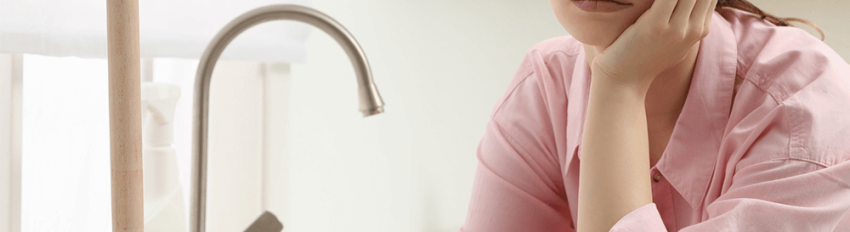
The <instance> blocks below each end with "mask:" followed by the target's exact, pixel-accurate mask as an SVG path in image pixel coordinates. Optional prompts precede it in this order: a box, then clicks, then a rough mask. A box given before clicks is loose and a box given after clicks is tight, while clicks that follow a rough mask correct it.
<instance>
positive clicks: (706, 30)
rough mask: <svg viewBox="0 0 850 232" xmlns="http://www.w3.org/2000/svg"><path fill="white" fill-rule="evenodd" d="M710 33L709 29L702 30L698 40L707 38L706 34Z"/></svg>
mask: <svg viewBox="0 0 850 232" xmlns="http://www.w3.org/2000/svg"><path fill="white" fill-rule="evenodd" d="M710 31H711V29H709V28H708V27H706V28H705V29H703V30H702V35H701V36H700V38H705V37H706V36H708V33H709V32H710Z"/></svg>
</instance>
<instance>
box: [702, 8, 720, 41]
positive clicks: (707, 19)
mask: <svg viewBox="0 0 850 232" xmlns="http://www.w3.org/2000/svg"><path fill="white" fill-rule="evenodd" d="M715 9H717V0H711V3H710V4H709V6H708V9H707V12H706V13H705V19H704V20H705V21H704V23H705V26H704V27H703V30H705V34H706V35H708V31H709V30H710V29H711V17H712V16H714V10H715Z"/></svg>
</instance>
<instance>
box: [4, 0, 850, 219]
mask: <svg viewBox="0 0 850 232" xmlns="http://www.w3.org/2000/svg"><path fill="white" fill-rule="evenodd" d="M272 2H274V1H272ZM281 2H284V1H281ZM751 2H752V3H754V4H755V5H756V6H758V7H760V8H761V9H762V10H764V11H766V12H769V13H772V14H774V15H777V16H780V17H798V18H803V19H807V20H810V21H812V22H814V23H816V24H818V25H819V26H820V27H821V28H822V29H823V30H824V32H825V33H826V43H827V44H829V45H830V46H831V47H832V48H833V49H835V50H836V51H837V52H838V53H839V54H840V55H841V56H842V57H844V59H845V60H847V59H848V58H850V30H848V29H847V28H848V25H850V16H847V15H846V13H845V12H850V2H848V1H846V0H811V1H799V0H751ZM297 3H298V4H305V5H308V6H310V7H313V8H315V9H317V10H319V11H322V12H324V13H326V14H328V15H330V16H331V17H333V18H335V19H336V20H337V21H339V22H340V23H342V24H343V25H344V26H345V27H347V28H348V30H349V31H350V32H351V33H352V34H353V35H354V36H355V37H356V38H357V40H358V41H359V42H360V44H361V45H362V47H363V49H364V50H365V52H366V55H367V56H368V58H369V62H370V63H371V67H372V71H373V73H374V80H375V83H376V84H377V85H378V87H379V90H380V92H381V94H382V95H383V98H384V100H385V102H386V106H385V110H386V112H385V113H383V114H379V115H376V116H372V117H368V118H363V117H362V116H361V114H360V112H359V111H358V104H357V98H356V96H357V89H356V87H355V86H356V82H355V75H354V72H353V68H352V67H351V64H350V62H349V60H348V58H347V56H346V54H345V53H344V52H343V50H342V49H340V47H339V45H337V44H336V42H335V41H334V40H333V39H332V38H331V37H330V36H328V35H326V34H324V33H323V32H321V31H319V30H315V29H312V30H309V29H308V30H306V31H305V32H308V33H304V34H303V36H304V40H303V44H302V46H303V57H302V58H301V60H299V59H294V61H292V62H282V61H275V60H274V59H271V58H269V59H265V58H261V59H257V60H250V59H238V57H240V54H236V53H234V52H237V53H238V51H230V50H228V51H226V52H225V53H226V54H227V53H228V52H230V53H231V54H232V56H231V57H234V58H233V59H227V58H223V60H224V61H222V62H220V63H219V65H218V66H217V68H216V72H215V74H214V78H213V80H214V81H213V82H212V87H211V89H212V95H211V99H212V100H211V102H212V103H211V111H210V113H211V121H210V128H211V131H210V154H209V155H210V158H209V180H208V182H209V186H208V198H207V201H208V206H207V209H208V211H207V231H222V232H224V231H242V230H244V229H245V228H246V227H247V226H248V225H249V224H250V223H251V222H252V221H253V220H254V219H255V218H256V217H257V216H259V215H260V214H261V213H262V212H263V211H266V210H268V211H270V212H272V213H274V214H275V215H277V216H278V218H279V219H281V221H282V222H283V223H284V224H285V229H284V231H417V232H419V231H457V230H458V228H459V227H460V226H461V225H462V224H463V221H464V218H465V216H466V209H467V204H468V202H469V197H470V193H471V190H472V180H473V176H474V171H475V167H476V157H475V151H476V148H477V146H478V141H479V139H480V138H481V136H482V135H483V133H484V127H485V125H486V123H487V122H488V120H489V118H488V117H489V114H490V111H491V110H492V109H493V107H494V104H495V102H496V100H497V98H498V97H499V96H501V95H502V94H503V93H504V91H505V89H506V88H507V85H508V83H509V81H510V80H511V79H512V78H513V75H514V72H515V70H516V68H517V67H518V65H519V63H520V61H521V59H522V58H523V56H524V54H525V52H526V51H527V50H528V49H529V48H530V47H531V46H533V45H534V44H535V43H537V42H540V41H542V40H545V39H548V38H552V37H557V36H565V35H567V33H566V32H565V31H564V30H563V29H562V28H561V26H560V25H559V24H558V22H557V20H556V19H555V17H554V15H553V13H552V9H551V7H550V5H549V4H550V3H549V1H520V0H490V1H483V0H464V1H457V0H431V1H411V0H359V1H339V0H312V1H300V2H297ZM4 7H5V8H4ZM14 10H15V9H10V8H8V5H5V6H4V5H3V4H0V12H10V11H14ZM142 10H144V7H143V8H142ZM240 13H241V12H240ZM234 16H235V15H233V16H227V18H223V19H221V20H222V21H224V22H226V21H229V20H231V19H232V18H233V17H234ZM142 20H145V18H144V17H143V18H142ZM4 22H5V23H6V25H7V26H8V25H9V24H11V23H14V21H10V20H9V19H7V20H6V21H1V20H0V32H2V29H3V27H2V26H3V23H4ZM268 24H281V25H282V24H283V23H280V22H271V23H268ZM221 26H223V24H220V25H219V26H218V28H220V27H221ZM290 26H291V25H290ZM296 27H298V25H296ZM300 27H306V26H304V25H300ZM801 27H802V28H804V29H806V30H807V31H809V32H810V33H813V34H816V32H815V31H814V30H812V29H810V28H808V27H806V26H802V25H801ZM269 28H274V26H273V25H272V26H269V27H257V28H254V29H251V31H249V32H246V34H249V33H250V32H253V31H260V30H269ZM143 29H144V28H143ZM258 33H259V32H258ZM8 34H9V33H6V34H3V33H0V48H2V45H3V42H4V41H3V40H2V39H4V38H6V41H9V37H8ZM300 35H302V34H299V36H300ZM3 36H7V37H3ZM211 38H212V37H211V36H209V37H207V40H206V41H208V40H209V39H211ZM240 39H243V38H242V37H240V38H237V41H239V40H240ZM143 42H144V41H143ZM234 43H237V42H234ZM7 45H8V43H7ZM142 46H143V47H144V46H145V43H143V44H142ZM7 47H8V46H7ZM3 49H5V50H3ZM3 49H0V53H4V54H0V72H3V75H0V77H2V78H0V95H2V96H0V161H2V162H0V165H2V166H0V172H2V174H0V184H3V186H2V187H0V232H6V231H9V232H18V231H24V232H42V231H111V220H110V215H111V212H110V200H109V196H110V195H109V194H110V192H109V174H108V173H109V140H108V139H109V129H108V128H109V127H108V104H107V102H108V100H107V98H106V96H107V90H106V88H107V82H106V80H107V69H106V67H107V63H106V60H105V59H103V58H97V57H96V56H92V57H78V56H74V55H73V54H70V55H69V54H62V55H50V54H47V55H45V54H26V53H21V52H16V51H14V50H9V49H7V48H3ZM293 51H294V52H295V53H297V52H298V51H301V50H297V49H295V50H293ZM277 52H279V51H275V50H273V49H269V50H267V51H264V52H259V53H277ZM255 53H256V52H255ZM142 55H143V56H145V52H144V48H143V54H142ZM197 63H198V61H197V58H192V57H191V56H188V57H176V58H175V57H170V58H169V57H149V58H144V59H143V80H144V81H148V82H160V83H171V84H174V85H177V86H179V87H180V88H181V97H180V98H179V100H178V102H177V107H176V111H175V119H174V144H173V147H174V148H175V150H176V157H177V167H178V178H179V182H180V185H181V186H182V195H183V203H184V206H183V207H184V210H185V211H186V212H187V214H186V216H185V217H186V219H188V208H189V200H188V199H189V197H190V196H189V193H190V192H191V188H190V183H191V181H190V177H191V163H190V155H191V154H190V152H191V150H190V145H191V142H192V141H191V134H192V131H191V129H192V128H191V126H192V124H191V123H192V96H193V90H192V88H193V85H194V77H195V71H196V69H197ZM15 76H18V78H20V79H18V81H17V82H16V79H15ZM4 78H5V79H4ZM4 81H5V83H4ZM16 88H17V89H18V90H16ZM16 99H17V100H16ZM21 99H22V100H21ZM16 101H17V103H16ZM16 105H18V106H20V107H19V108H16V107H15V106H16ZM10 115H11V116H10ZM16 115H17V116H16ZM16 120H18V121H16ZM16 128H17V129H18V130H19V131H17V132H16ZM16 154H17V155H19V160H18V163H17V164H16V163H15V162H14V161H15V160H16V158H15V157H16V156H15V155H16ZM15 165H18V166H15ZM15 170H18V172H17V173H15ZM15 178H18V179H19V180H20V182H19V183H18V185H16V184H15V182H14V179H15ZM16 191H18V192H19V194H17V195H16V193H15V192H16ZM16 197H17V198H16ZM16 201H17V203H16ZM16 204H17V205H16ZM15 207H19V208H18V209H19V211H20V213H19V214H16V210H14V209H16V208H15ZM146 207H147V206H146ZM7 225H8V226H7Z"/></svg>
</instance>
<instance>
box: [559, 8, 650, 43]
mask: <svg viewBox="0 0 850 232" xmlns="http://www.w3.org/2000/svg"><path fill="white" fill-rule="evenodd" d="M628 2H629V3H631V4H634V7H632V8H631V9H626V10H622V11H618V12H615V13H592V12H585V11H582V10H581V9H579V8H578V7H576V6H575V5H574V4H573V3H572V1H571V0H551V3H552V9H553V10H554V11H555V16H556V17H557V18H558V22H560V23H561V26H563V27H564V29H565V30H566V31H567V32H568V33H569V34H570V35H572V36H573V37H574V38H575V39H576V40H578V41H579V42H581V43H583V44H585V45H590V46H595V47H603V48H605V47H608V46H609V45H611V44H612V43H614V41H615V40H617V38H618V37H619V36H620V34H622V33H623V31H625V30H626V28H628V27H629V26H631V25H632V24H634V23H635V21H637V19H638V18H639V17H640V16H641V14H643V12H646V10H647V9H649V7H650V6H651V5H652V2H654V0H628Z"/></svg>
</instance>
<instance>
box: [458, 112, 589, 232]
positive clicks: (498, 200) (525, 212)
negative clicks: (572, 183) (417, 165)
mask: <svg viewBox="0 0 850 232" xmlns="http://www.w3.org/2000/svg"><path fill="white" fill-rule="evenodd" d="M539 154H540V153H533V152H529V151H528V150H526V149H525V148H523V147H521V146H519V144H518V143H517V142H516V141H513V140H512V139H511V138H510V137H508V136H506V134H505V133H504V132H503V131H501V128H500V126H499V125H498V123H495V122H491V123H490V124H489V125H488V127H487V131H486V132H485V135H484V138H483V139H482V141H481V143H480V145H479V148H478V159H479V162H478V167H477V170H476V174H475V181H474V184H473V189H472V199H471V201H470V203H469V211H468V214H467V217H466V223H465V224H464V226H463V227H462V228H461V229H460V231H462V232H473V231H501V232H512V231H516V232H521V231H523V232H524V231H559V232H560V231H564V232H566V231H575V229H573V223H572V219H571V216H570V211H569V210H570V208H569V206H568V205H567V201H566V199H565V197H564V196H563V195H562V194H561V193H562V191H563V190H562V189H563V186H562V185H561V186H558V185H557V184H555V183H556V182H557V181H559V180H553V179H551V178H550V177H549V176H548V175H546V172H547V171H549V170H546V166H548V165H547V164H545V163H546V162H551V161H547V160H546V158H545V157H543V156H541V155H539ZM551 171H556V172H557V171H558V170H557V169H556V170H551ZM561 183H562V182H561Z"/></svg>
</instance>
